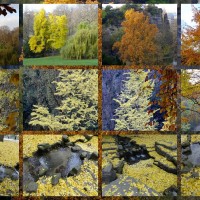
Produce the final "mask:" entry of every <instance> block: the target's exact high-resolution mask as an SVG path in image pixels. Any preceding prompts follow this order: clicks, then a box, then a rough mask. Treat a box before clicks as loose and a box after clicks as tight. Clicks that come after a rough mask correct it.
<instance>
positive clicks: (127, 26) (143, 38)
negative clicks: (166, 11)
mask: <svg viewBox="0 0 200 200" xmlns="http://www.w3.org/2000/svg"><path fill="white" fill-rule="evenodd" d="M122 27H123V29H124V35H123V36H122V38H121V41H118V42H115V43H114V45H113V49H117V50H118V51H119V55H120V59H121V60H122V61H123V62H124V63H126V64H128V65H129V64H132V65H143V64H151V63H154V61H155V59H156V54H157V46H156V45H155V37H156V34H157V33H158V28H157V26H156V25H155V24H150V23H149V17H148V16H146V15H144V14H143V13H140V12H137V11H134V10H133V9H130V10H127V11H126V13H125V21H123V22H122Z"/></svg>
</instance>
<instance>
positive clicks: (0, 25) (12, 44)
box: [0, 4, 20, 69]
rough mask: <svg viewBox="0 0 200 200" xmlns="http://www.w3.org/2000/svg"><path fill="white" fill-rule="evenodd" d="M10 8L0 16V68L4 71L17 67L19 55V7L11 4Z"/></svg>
mask: <svg viewBox="0 0 200 200" xmlns="http://www.w3.org/2000/svg"><path fill="white" fill-rule="evenodd" d="M10 8H11V10H10V12H6V11H3V14H2V15H0V66H1V68H5V69H7V68H14V67H15V66H17V65H19V55H20V46H19V5H18V4H11V6H10ZM3 10H5V9H3Z"/></svg>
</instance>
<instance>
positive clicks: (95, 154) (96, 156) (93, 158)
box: [89, 151, 98, 161]
mask: <svg viewBox="0 0 200 200" xmlns="http://www.w3.org/2000/svg"><path fill="white" fill-rule="evenodd" d="M89 159H90V160H95V161H96V160H98V153H97V152H96V151H95V152H92V153H91V154H90V156H89Z"/></svg>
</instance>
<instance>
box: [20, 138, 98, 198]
mask: <svg viewBox="0 0 200 200" xmlns="http://www.w3.org/2000/svg"><path fill="white" fill-rule="evenodd" d="M64 137H65V136H64ZM64 140H66V141H67V142H66V144H65V146H62V148H61V149H65V148H67V149H71V151H72V149H73V148H74V147H76V148H77V147H78V148H79V147H80V150H76V151H75V152H74V151H72V154H76V153H77V155H79V156H81V155H82V154H81V153H80V154H81V155H80V154H78V152H79V151H80V152H87V157H85V158H84V159H83V162H82V164H81V165H80V171H79V172H77V173H76V174H73V175H67V176H66V177H63V176H62V177H61V178H59V180H58V183H56V184H53V183H52V180H53V176H54V175H47V174H44V175H42V176H40V177H39V178H38V180H36V181H35V182H34V184H35V185H37V189H36V190H34V189H33V188H31V190H32V191H27V187H28V186H27V185H28V184H27V183H26V184H25V185H24V192H23V194H24V196H97V195H98V162H97V158H95V159H94V158H91V157H92V156H91V155H93V153H94V152H98V137H97V136H91V135H87V136H83V135H74V136H66V138H65V139H63V136H62V135H37V136H32V135H25V136H24V140H23V146H24V152H23V153H24V159H30V158H34V156H35V157H36V155H37V152H38V146H39V145H41V144H45V143H48V144H49V145H51V146H52V145H55V144H62V145H64V144H63V141H64ZM53 151H57V150H56V149H54V150H50V151H49V152H53ZM58 151H59V148H58ZM68 151H69V153H70V150H68ZM68 151H67V153H68ZM63 153H65V152H63ZM46 154H47V155H48V152H47V153H46ZM44 155H45V153H44ZM97 155H98V154H97ZM93 157H94V156H93ZM39 160H40V161H41V158H40V159H39ZM58 162H59V160H58ZM68 162H69V161H68ZM73 162H74V163H76V162H78V161H77V160H75V161H73ZM55 175H56V174H55ZM27 176H29V174H27ZM25 187H26V188H25ZM32 187H33V186H32ZM29 190H30V188H29Z"/></svg>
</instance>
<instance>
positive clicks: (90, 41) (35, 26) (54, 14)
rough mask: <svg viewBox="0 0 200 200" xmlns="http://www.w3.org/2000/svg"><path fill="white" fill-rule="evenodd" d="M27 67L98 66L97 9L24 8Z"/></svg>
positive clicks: (67, 6)
mask: <svg viewBox="0 0 200 200" xmlns="http://www.w3.org/2000/svg"><path fill="white" fill-rule="evenodd" d="M23 19H24V20H23V39H24V43H23V46H24V48H23V53H24V60H23V64H24V66H33V65H34V66H49V65H51V66H98V5H97V4H91V5H85V4H59V5H58V4H48V5H47V4H45V5H43V4H34V5H33V4H24V5H23Z"/></svg>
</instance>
